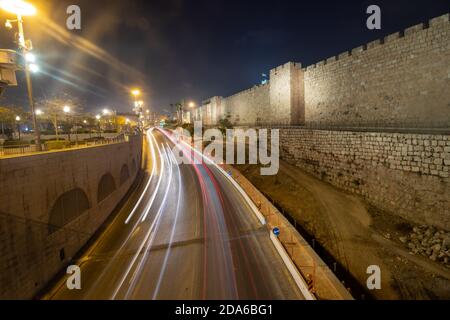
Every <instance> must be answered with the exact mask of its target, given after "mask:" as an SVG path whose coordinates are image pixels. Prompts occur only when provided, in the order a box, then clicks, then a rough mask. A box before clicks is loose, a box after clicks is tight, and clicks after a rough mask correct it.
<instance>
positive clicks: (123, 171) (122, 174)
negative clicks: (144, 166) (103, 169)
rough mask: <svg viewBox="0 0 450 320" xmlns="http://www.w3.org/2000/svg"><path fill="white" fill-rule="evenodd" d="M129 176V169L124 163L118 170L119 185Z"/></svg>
mask: <svg viewBox="0 0 450 320" xmlns="http://www.w3.org/2000/svg"><path fill="white" fill-rule="evenodd" d="M129 178H130V170H128V165H127V164H124V165H123V166H122V169H121V170H120V185H122V184H124V183H125V182H126V181H127V180H128V179H129Z"/></svg>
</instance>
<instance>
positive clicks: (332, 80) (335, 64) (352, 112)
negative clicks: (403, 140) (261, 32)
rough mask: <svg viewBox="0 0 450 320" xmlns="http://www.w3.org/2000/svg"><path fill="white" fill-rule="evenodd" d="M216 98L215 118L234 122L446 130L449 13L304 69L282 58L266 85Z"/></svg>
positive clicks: (449, 116) (449, 83)
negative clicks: (220, 106) (218, 105)
mask: <svg viewBox="0 0 450 320" xmlns="http://www.w3.org/2000/svg"><path fill="white" fill-rule="evenodd" d="M219 98H221V97H219ZM221 100H222V105H223V106H225V107H224V108H222V109H220V110H219V109H218V110H217V116H216V117H215V118H216V119H220V118H223V117H225V116H226V115H227V114H230V115H231V121H232V122H233V123H234V124H235V125H303V124H322V125H329V124H332V125H338V126H347V127H349V126H372V125H376V126H379V127H383V126H389V127H396V126H397V127H398V126H408V127H416V126H417V127H433V128H435V127H445V128H448V127H449V126H450V22H449V14H446V15H443V16H440V17H437V18H434V19H431V20H430V21H429V22H428V23H427V24H423V23H422V24H418V25H415V26H412V27H410V28H407V29H406V30H404V31H403V32H397V33H394V34H391V35H388V36H386V37H385V38H384V39H382V40H376V41H373V42H370V43H368V44H367V45H363V46H360V47H358V48H355V49H353V50H351V51H348V52H344V53H341V54H339V55H337V56H334V57H331V58H328V59H326V60H324V61H320V62H318V63H317V64H314V65H311V66H308V67H307V68H306V69H301V66H300V63H293V62H289V63H286V64H284V65H282V66H279V67H277V68H275V69H272V70H271V71H270V80H269V82H268V83H267V84H265V85H262V86H255V87H253V88H251V89H248V90H245V91H242V92H239V93H237V94H235V95H233V96H230V97H225V98H221ZM201 108H204V107H201ZM200 117H201V116H199V117H197V119H196V120H199V118H200ZM203 117H206V114H205V112H203ZM206 119H207V118H205V119H204V122H209V123H210V124H215V123H216V120H215V119H211V120H209V118H208V120H206Z"/></svg>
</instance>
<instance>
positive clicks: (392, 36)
mask: <svg viewBox="0 0 450 320" xmlns="http://www.w3.org/2000/svg"><path fill="white" fill-rule="evenodd" d="M397 39H400V32H395V33H392V34H389V35H387V36H386V37H384V44H387V43H389V42H392V41H395V40H397Z"/></svg>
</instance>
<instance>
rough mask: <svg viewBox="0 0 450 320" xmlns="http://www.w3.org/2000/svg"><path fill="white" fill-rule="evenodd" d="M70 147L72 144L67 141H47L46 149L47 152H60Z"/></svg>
mask: <svg viewBox="0 0 450 320" xmlns="http://www.w3.org/2000/svg"><path fill="white" fill-rule="evenodd" d="M69 146H70V142H69V141H66V140H52V141H46V142H45V147H46V149H47V150H60V149H64V148H67V147H69Z"/></svg>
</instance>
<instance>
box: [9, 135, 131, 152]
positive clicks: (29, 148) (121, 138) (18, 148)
mask: <svg viewBox="0 0 450 320" xmlns="http://www.w3.org/2000/svg"><path fill="white" fill-rule="evenodd" d="M51 141H55V142H56V141H61V142H64V141H65V142H67V145H62V146H61V147H60V148H51V147H49V145H48V144H46V143H43V144H42V150H41V151H37V150H36V145H35V144H21V145H7V146H0V157H2V156H13V155H24V154H30V153H36V152H46V151H51V150H55V151H58V150H67V149H77V148H83V147H92V146H100V145H105V144H112V143H120V142H125V141H128V135H125V134H120V135H118V136H116V137H114V138H98V139H92V140H84V141H67V140H50V141H48V142H51Z"/></svg>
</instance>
